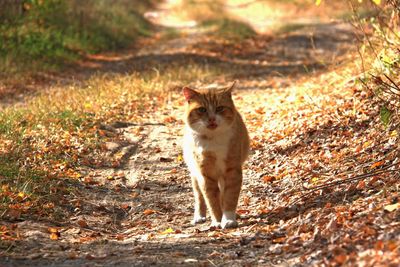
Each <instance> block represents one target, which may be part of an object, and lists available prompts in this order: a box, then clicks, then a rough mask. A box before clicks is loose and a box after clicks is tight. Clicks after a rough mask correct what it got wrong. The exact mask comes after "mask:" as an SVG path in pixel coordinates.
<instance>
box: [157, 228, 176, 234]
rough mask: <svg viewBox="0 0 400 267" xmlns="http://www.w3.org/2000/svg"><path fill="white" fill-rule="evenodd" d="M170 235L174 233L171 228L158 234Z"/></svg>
mask: <svg viewBox="0 0 400 267" xmlns="http://www.w3.org/2000/svg"><path fill="white" fill-rule="evenodd" d="M172 233H175V231H174V230H173V229H172V228H171V227H169V228H168V229H166V230H164V231H162V232H161V233H160V234H162V235H167V234H172Z"/></svg>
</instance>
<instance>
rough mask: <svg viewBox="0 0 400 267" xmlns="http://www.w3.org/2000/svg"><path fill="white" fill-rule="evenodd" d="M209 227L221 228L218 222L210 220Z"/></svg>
mask: <svg viewBox="0 0 400 267" xmlns="http://www.w3.org/2000/svg"><path fill="white" fill-rule="evenodd" d="M210 228H221V223H220V222H211V225H210Z"/></svg>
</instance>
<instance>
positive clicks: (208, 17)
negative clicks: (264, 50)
mask: <svg viewBox="0 0 400 267" xmlns="http://www.w3.org/2000/svg"><path fill="white" fill-rule="evenodd" d="M182 10H184V14H182ZM175 13H176V15H177V16H183V17H185V18H186V19H190V20H194V21H197V22H198V23H199V25H200V26H201V27H202V28H205V29H207V30H208V31H209V33H210V35H211V36H212V37H214V38H222V39H225V40H228V41H229V40H230V41H240V40H243V39H247V38H250V37H252V36H254V35H256V32H255V31H254V29H253V28H252V27H251V26H250V25H249V24H247V23H245V22H243V21H240V20H238V19H236V18H233V17H232V16H230V15H229V14H228V13H227V12H226V10H225V6H224V2H223V1H220V0H217V1H201V2H195V1H190V0H185V1H182V3H181V5H179V6H177V7H176V11H175Z"/></svg>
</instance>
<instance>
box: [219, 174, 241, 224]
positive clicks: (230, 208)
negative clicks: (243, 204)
mask: <svg viewBox="0 0 400 267" xmlns="http://www.w3.org/2000/svg"><path fill="white" fill-rule="evenodd" d="M241 187H242V170H241V169H238V168H233V169H228V171H227V173H226V175H225V184H224V189H223V190H224V194H223V198H222V210H223V212H222V220H221V227H222V228H224V229H225V228H235V227H237V226H238V223H237V221H236V207H237V204H238V200H239V194H240V189H241Z"/></svg>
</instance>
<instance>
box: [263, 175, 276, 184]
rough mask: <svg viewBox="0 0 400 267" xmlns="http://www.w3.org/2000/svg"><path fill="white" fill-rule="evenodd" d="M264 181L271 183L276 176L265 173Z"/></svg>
mask: <svg viewBox="0 0 400 267" xmlns="http://www.w3.org/2000/svg"><path fill="white" fill-rule="evenodd" d="M263 181H264V183H270V182H273V181H275V177H274V176H270V175H265V176H263Z"/></svg>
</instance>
